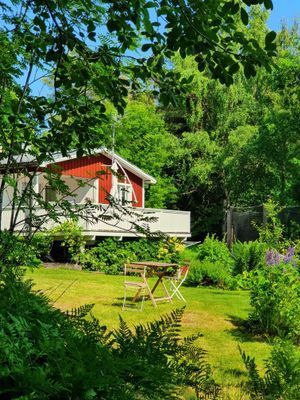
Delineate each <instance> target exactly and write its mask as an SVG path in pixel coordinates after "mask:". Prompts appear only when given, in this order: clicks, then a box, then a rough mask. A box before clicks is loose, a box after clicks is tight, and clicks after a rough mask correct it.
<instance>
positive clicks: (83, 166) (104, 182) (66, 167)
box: [56, 154, 143, 207]
mask: <svg viewBox="0 0 300 400" xmlns="http://www.w3.org/2000/svg"><path fill="white" fill-rule="evenodd" d="M56 165H58V166H59V167H60V173H61V174H63V175H70V176H74V177H77V178H86V179H94V178H97V177H98V180H99V203H101V204H108V203H109V202H108V200H107V195H108V194H109V193H110V190H111V182H112V174H111V171H110V168H109V167H110V166H111V160H110V159H109V158H108V157H106V156H104V155H103V154H99V155H93V156H86V157H81V158H76V159H72V160H66V161H61V162H58V163H56ZM126 173H127V175H128V177H129V179H130V181H131V183H132V186H133V190H134V192H135V195H136V198H137V203H134V202H133V206H134V207H142V206H143V180H142V179H141V178H139V177H138V176H136V175H134V174H133V173H132V172H129V171H127V170H126ZM120 181H122V179H120ZM133 200H134V197H133Z"/></svg>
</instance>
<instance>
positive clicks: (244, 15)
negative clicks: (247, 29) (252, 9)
mask: <svg viewBox="0 0 300 400" xmlns="http://www.w3.org/2000/svg"><path fill="white" fill-rule="evenodd" d="M241 20H242V22H243V24H244V25H246V26H247V25H248V23H249V16H248V13H247V11H246V10H245V9H244V8H241Z"/></svg>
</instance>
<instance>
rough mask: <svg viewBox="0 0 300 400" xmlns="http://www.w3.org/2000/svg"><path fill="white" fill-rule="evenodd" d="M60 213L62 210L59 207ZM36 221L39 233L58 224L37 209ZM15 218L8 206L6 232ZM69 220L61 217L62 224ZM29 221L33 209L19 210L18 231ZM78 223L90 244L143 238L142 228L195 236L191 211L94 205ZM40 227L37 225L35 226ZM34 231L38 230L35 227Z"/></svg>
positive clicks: (24, 227) (42, 210)
mask: <svg viewBox="0 0 300 400" xmlns="http://www.w3.org/2000/svg"><path fill="white" fill-rule="evenodd" d="M57 211H58V213H59V212H60V209H59V208H57ZM32 215H33V218H34V219H36V217H38V220H39V221H40V222H39V225H40V228H39V230H42V231H45V230H49V229H51V228H52V227H54V226H55V225H57V223H55V222H53V221H52V220H50V219H49V217H48V216H47V214H46V212H45V210H44V209H42V208H39V207H35V208H34V209H33V210H32ZM10 219H11V208H10V207H6V208H5V209H4V210H3V215H2V229H9V224H10ZM66 219H67V218H66V217H65V216H63V215H62V216H60V217H59V222H60V223H62V222H64V221H65V220H66ZM28 220H29V210H26V209H22V210H20V211H19V214H18V218H17V226H16V230H17V231H24V230H25V229H26V228H27V229H28V227H26V224H28ZM78 224H79V226H81V227H82V228H83V233H84V236H86V237H87V239H88V240H89V241H94V240H95V239H96V238H97V237H109V236H113V237H119V238H120V239H122V237H137V236H143V234H142V233H141V232H138V231H139V228H142V229H144V230H146V231H147V232H149V233H150V234H156V233H160V232H161V233H163V234H165V235H167V236H170V237H178V238H182V239H187V238H189V237H190V236H191V232H190V212H189V211H179V210H165V209H155V208H134V207H126V208H124V210H123V211H122V210H121V209H118V210H116V209H115V208H114V207H111V206H107V205H101V204H100V205H99V204H94V205H92V206H91V207H88V208H85V210H84V212H83V214H82V216H81V217H79V218H78ZM34 225H36V223H35V224H34ZM34 229H37V228H36V226H34Z"/></svg>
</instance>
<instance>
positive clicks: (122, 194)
mask: <svg viewBox="0 0 300 400" xmlns="http://www.w3.org/2000/svg"><path fill="white" fill-rule="evenodd" d="M118 200H119V202H120V204H122V205H123V206H126V205H127V206H128V205H131V203H132V186H131V184H130V183H118Z"/></svg>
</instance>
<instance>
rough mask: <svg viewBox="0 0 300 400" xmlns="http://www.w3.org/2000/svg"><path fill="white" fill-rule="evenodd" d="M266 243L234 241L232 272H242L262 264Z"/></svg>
mask: <svg viewBox="0 0 300 400" xmlns="http://www.w3.org/2000/svg"><path fill="white" fill-rule="evenodd" d="M266 250H267V245H266V244H265V243H261V242H259V241H253V242H244V243H241V242H236V243H234V245H233V246H232V258H233V260H234V267H233V274H234V275H238V274H243V272H247V271H252V270H253V269H256V268H260V267H262V266H263V265H264V261H265V253H266Z"/></svg>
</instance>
